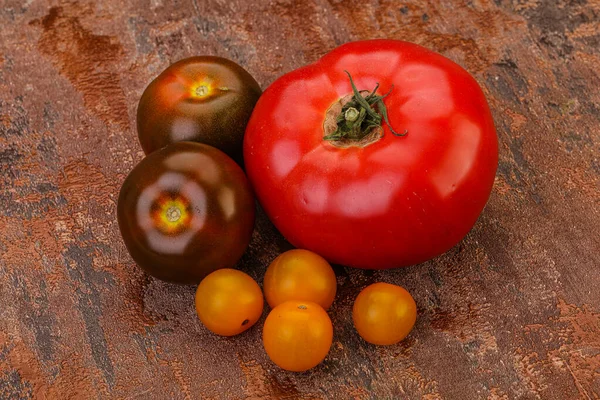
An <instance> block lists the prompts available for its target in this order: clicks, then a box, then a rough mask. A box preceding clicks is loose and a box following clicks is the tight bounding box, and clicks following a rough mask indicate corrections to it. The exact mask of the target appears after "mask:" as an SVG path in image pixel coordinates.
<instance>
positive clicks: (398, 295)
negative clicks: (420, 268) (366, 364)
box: [352, 282, 417, 345]
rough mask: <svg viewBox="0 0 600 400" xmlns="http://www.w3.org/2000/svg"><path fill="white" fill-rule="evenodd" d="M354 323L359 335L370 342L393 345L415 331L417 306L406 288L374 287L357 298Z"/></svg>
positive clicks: (353, 309) (383, 285) (379, 284)
mask: <svg viewBox="0 0 600 400" xmlns="http://www.w3.org/2000/svg"><path fill="white" fill-rule="evenodd" d="M352 319H353V321H354V326H355V328H356V330H357V331H358V334H359V335H360V336H361V337H362V338H363V339H364V340H366V341H367V342H369V343H372V344H378V345H392V344H396V343H398V342H399V341H401V340H402V339H404V338H405V337H406V336H407V335H408V334H409V333H410V331H411V330H412V328H413V326H414V325H415V321H416V320H417V305H416V303H415V300H414V299H413V298H412V296H411V295H410V293H408V292H407V291H406V289H404V288H403V287H401V286H397V285H392V284H389V283H383V282H379V283H374V284H372V285H369V286H367V287H366V288H364V289H363V290H362V291H361V292H360V293H359V294H358V296H357V297H356V300H355V301H354V306H353V307H352Z"/></svg>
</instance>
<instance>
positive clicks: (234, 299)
mask: <svg viewBox="0 0 600 400" xmlns="http://www.w3.org/2000/svg"><path fill="white" fill-rule="evenodd" d="M263 304H264V301H263V294H262V292H261V290H260V287H259V286H258V284H257V283H256V282H255V281H254V279H252V278H251V277H250V275H248V274H246V273H244V272H242V271H238V270H236V269H229V268H225V269H220V270H218V271H215V272H212V273H211V274H209V275H208V276H207V277H206V278H204V279H203V280H202V282H200V285H198V289H197V290H196V312H197V313H198V318H200V321H201V322H202V323H203V324H204V326H206V328H208V330H210V331H211V332H213V333H216V334H217V335H222V336H233V335H237V334H240V333H242V332H244V331H245V330H247V329H249V328H250V327H251V326H252V325H254V324H255V323H256V321H258V319H259V318H260V316H261V314H262V311H263Z"/></svg>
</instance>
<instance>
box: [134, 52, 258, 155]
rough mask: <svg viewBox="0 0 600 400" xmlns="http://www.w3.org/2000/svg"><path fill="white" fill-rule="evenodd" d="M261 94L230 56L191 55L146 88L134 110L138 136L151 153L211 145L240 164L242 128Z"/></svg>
mask: <svg viewBox="0 0 600 400" xmlns="http://www.w3.org/2000/svg"><path fill="white" fill-rule="evenodd" d="M260 95H261V89H260V86H259V85H258V83H257V82H256V80H255V79H254V78H253V77H252V76H251V75H250V74H249V73H248V72H247V71H246V70H245V69H243V68H242V67H240V66H239V65H238V64H236V63H234V62H233V61H230V60H227V59H225V58H221V57H214V56H202V57H190V58H186V59H184V60H181V61H178V62H176V63H175V64H173V65H171V66H170V67H168V68H167V69H166V70H164V71H163V72H162V73H161V74H160V75H159V76H158V77H157V78H156V79H154V80H153V81H152V82H151V83H150V85H148V87H147V88H146V90H145V91H144V93H143V94H142V98H141V99H140V103H139V106H138V111H137V128H138V137H139V139H140V143H141V145H142V148H143V149H144V152H145V153H146V154H150V153H152V152H153V151H156V150H158V149H160V148H162V147H164V146H166V145H168V144H171V143H174V142H181V141H194V142H199V143H205V144H209V145H211V146H214V147H216V148H218V149H220V150H222V151H224V152H225V153H227V154H228V155H229V156H230V157H232V158H233V159H235V160H236V161H237V162H238V163H240V164H241V160H242V142H243V137H244V131H245V129H246V125H247V124H248V120H249V119H250V115H251V114H252V110H253V109H254V105H255V104H256V101H257V100H258V98H259V97H260Z"/></svg>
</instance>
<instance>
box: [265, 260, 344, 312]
mask: <svg viewBox="0 0 600 400" xmlns="http://www.w3.org/2000/svg"><path fill="white" fill-rule="evenodd" d="M263 289H264V291H265V297H266V298H267V302H268V303H269V306H271V308H274V307H276V306H278V305H279V304H281V303H283V302H285V301H288V300H298V301H312V302H313V303H317V304H319V305H320V306H321V307H323V308H324V309H325V310H327V309H328V308H329V307H330V306H331V303H333V300H334V299H335V293H336V290H337V280H336V278H335V273H334V272H333V269H332V268H331V265H329V263H328V262H327V261H326V260H325V259H324V258H323V257H321V256H319V255H318V254H315V253H313V252H311V251H308V250H302V249H294V250H289V251H286V252H285V253H282V254H280V255H279V256H277V258H275V260H273V262H272V263H271V264H270V265H269V267H268V268H267V271H266V272H265V277H264V281H263Z"/></svg>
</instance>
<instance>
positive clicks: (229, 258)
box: [117, 142, 254, 283]
mask: <svg viewBox="0 0 600 400" xmlns="http://www.w3.org/2000/svg"><path fill="white" fill-rule="evenodd" d="M117 219H118V222H119V229H120V231H121V236H122V237H123V241H124V242H125V245H126V247H127V250H128V251H129V253H130V254H131V257H132V258H133V260H134V261H135V262H136V263H137V264H138V265H139V266H140V267H141V268H142V269H144V270H145V271H146V272H147V273H149V274H150V275H153V276H154V277H156V278H158V279H162V280H166V281H171V282H177V283H198V282H200V280H202V278H204V277H205V276H206V275H208V274H209V273H210V272H212V271H214V270H216V269H219V268H231V267H232V266H233V265H235V263H236V262H237V261H238V260H239V259H240V258H241V256H242V254H243V253H244V251H245V250H246V248H247V246H248V244H249V242H250V238H251V236H252V231H253V229H254V197H253V195H252V191H251V189H250V185H249V183H248V181H247V179H246V177H245V175H244V173H243V171H242V169H241V168H240V167H239V166H238V165H237V164H236V163H235V162H234V161H233V160H232V159H231V158H229V157H227V155H225V153H223V152H221V151H220V150H218V149H216V148H214V147H211V146H208V145H204V144H200V143H194V142H179V143H174V144H172V145H169V146H167V147H165V148H163V149H161V150H158V151H155V152H154V153H152V154H149V155H148V156H146V158H144V159H143V160H142V161H140V163H139V164H138V165H136V166H135V167H134V168H133V170H132V171H131V172H130V174H129V175H128V176H127V178H126V179H125V181H124V182H123V186H122V187H121V191H120V193H119V200H118V204H117Z"/></svg>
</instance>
